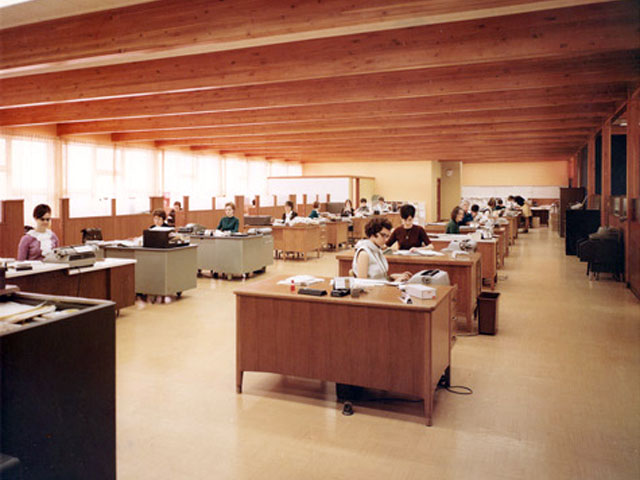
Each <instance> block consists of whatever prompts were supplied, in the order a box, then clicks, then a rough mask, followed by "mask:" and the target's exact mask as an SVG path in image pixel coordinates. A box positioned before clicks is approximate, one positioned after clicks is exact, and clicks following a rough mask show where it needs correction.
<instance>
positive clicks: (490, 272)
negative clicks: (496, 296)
mask: <svg viewBox="0 0 640 480" xmlns="http://www.w3.org/2000/svg"><path fill="white" fill-rule="evenodd" d="M465 239H470V237H469V236H468V235H452V234H434V233H432V234H431V235H429V240H431V243H432V244H433V248H434V249H436V250H442V249H444V248H447V247H448V246H449V244H450V243H451V241H453V240H465ZM476 245H477V247H478V248H477V251H478V253H479V254H480V255H481V256H482V280H483V281H485V280H486V281H487V282H488V283H489V285H490V286H491V290H494V289H495V287H496V282H497V281H498V262H499V258H498V239H497V238H494V239H490V240H477V241H476Z"/></svg>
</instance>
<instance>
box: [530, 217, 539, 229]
mask: <svg viewBox="0 0 640 480" xmlns="http://www.w3.org/2000/svg"><path fill="white" fill-rule="evenodd" d="M531 227H532V228H540V217H532V218H531Z"/></svg>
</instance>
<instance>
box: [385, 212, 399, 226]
mask: <svg viewBox="0 0 640 480" xmlns="http://www.w3.org/2000/svg"><path fill="white" fill-rule="evenodd" d="M382 216H383V217H384V218H386V219H387V220H389V221H390V222H391V225H392V226H393V228H396V227H397V226H399V225H402V217H400V213H399V212H389V213H384V214H382Z"/></svg>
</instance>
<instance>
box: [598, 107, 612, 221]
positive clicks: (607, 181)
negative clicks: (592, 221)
mask: <svg viewBox="0 0 640 480" xmlns="http://www.w3.org/2000/svg"><path fill="white" fill-rule="evenodd" d="M601 180H602V185H601V188H600V192H601V193H602V197H601V201H600V207H601V208H600V224H601V225H605V226H607V225H609V211H610V210H611V120H610V119H609V120H607V121H606V122H605V123H604V125H603V126H602V175H601Z"/></svg>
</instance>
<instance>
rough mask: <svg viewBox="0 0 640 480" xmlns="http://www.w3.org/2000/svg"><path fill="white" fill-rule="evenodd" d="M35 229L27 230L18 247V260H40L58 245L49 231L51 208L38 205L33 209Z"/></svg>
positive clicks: (57, 241) (55, 238)
mask: <svg viewBox="0 0 640 480" xmlns="http://www.w3.org/2000/svg"><path fill="white" fill-rule="evenodd" d="M33 218H34V219H35V221H36V228H34V229H32V230H29V231H28V232H27V233H26V234H25V235H24V236H23V237H22V238H21V239H20V244H19V245H18V260H42V259H43V258H44V257H45V255H47V254H48V253H50V252H51V251H52V250H53V249H54V248H57V247H58V246H59V245H60V241H59V240H58V237H57V236H56V234H55V233H53V231H52V230H51V207H49V205H45V204H40V205H38V206H37V207H36V208H34V209H33Z"/></svg>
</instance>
